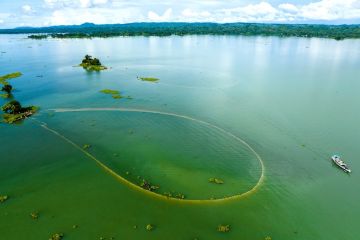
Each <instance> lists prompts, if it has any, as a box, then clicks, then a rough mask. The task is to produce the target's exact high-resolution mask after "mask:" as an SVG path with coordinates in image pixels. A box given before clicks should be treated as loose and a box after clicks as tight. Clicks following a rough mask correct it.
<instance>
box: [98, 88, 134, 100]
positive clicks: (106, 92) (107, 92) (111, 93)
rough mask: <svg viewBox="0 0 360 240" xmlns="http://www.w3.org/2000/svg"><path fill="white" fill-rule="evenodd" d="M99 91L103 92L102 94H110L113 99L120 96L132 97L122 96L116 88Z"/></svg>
mask: <svg viewBox="0 0 360 240" xmlns="http://www.w3.org/2000/svg"><path fill="white" fill-rule="evenodd" d="M100 92H101V93H104V94H109V95H111V96H112V98H114V99H121V98H126V99H132V98H131V97H130V96H122V95H121V94H120V91H117V90H112V89H103V90H101V91H100Z"/></svg>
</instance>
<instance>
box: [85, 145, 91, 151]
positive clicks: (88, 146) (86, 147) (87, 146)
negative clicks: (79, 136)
mask: <svg viewBox="0 0 360 240" xmlns="http://www.w3.org/2000/svg"><path fill="white" fill-rule="evenodd" d="M89 148H91V145H90V144H84V146H83V149H84V150H87V149H89Z"/></svg>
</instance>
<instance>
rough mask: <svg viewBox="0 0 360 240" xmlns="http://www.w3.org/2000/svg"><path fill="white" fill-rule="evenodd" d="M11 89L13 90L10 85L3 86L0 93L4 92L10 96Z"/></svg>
mask: <svg viewBox="0 0 360 240" xmlns="http://www.w3.org/2000/svg"><path fill="white" fill-rule="evenodd" d="M12 89H13V87H12V86H11V85H10V84H5V85H4V86H3V87H2V89H1V91H4V92H6V93H8V94H10V93H11V91H12Z"/></svg>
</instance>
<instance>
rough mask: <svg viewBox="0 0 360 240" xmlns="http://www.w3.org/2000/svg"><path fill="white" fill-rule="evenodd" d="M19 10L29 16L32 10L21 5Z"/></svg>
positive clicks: (28, 6) (27, 6)
mask: <svg viewBox="0 0 360 240" xmlns="http://www.w3.org/2000/svg"><path fill="white" fill-rule="evenodd" d="M21 9H22V11H23V12H24V13H25V14H29V13H31V12H33V9H32V7H31V6H30V5H23V6H22V7H21Z"/></svg>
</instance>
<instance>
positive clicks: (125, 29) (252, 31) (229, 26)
mask: <svg viewBox="0 0 360 240" xmlns="http://www.w3.org/2000/svg"><path fill="white" fill-rule="evenodd" d="M0 33H3V34H9V33H12V34H24V33H27V34H40V35H31V37H30V36H29V37H30V38H33V39H43V38H45V37H44V34H46V35H48V36H51V37H53V38H93V37H102V38H106V37H116V36H171V35H178V36H184V35H242V36H278V37H306V38H309V37H318V38H332V39H336V40H342V39H347V38H360V25H355V24H354V25H322V24H272V23H224V24H220V23H174V22H168V23H130V24H109V25H106V24H104V25H95V24H84V25H80V26H79V25H78V26H56V27H43V28H30V29H25V28H24V29H2V30H0Z"/></svg>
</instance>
